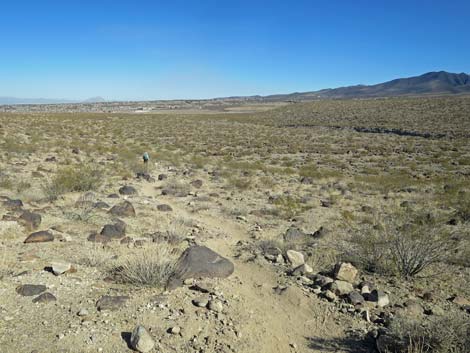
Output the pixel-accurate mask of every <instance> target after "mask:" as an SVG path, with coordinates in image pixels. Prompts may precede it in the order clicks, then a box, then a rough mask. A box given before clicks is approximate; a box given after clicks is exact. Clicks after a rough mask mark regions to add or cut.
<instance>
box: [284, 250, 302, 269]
mask: <svg viewBox="0 0 470 353" xmlns="http://www.w3.org/2000/svg"><path fill="white" fill-rule="evenodd" d="M286 255H287V259H288V260H289V262H290V263H291V265H292V268H297V267H299V266H302V265H303V264H304V263H305V259H304V255H303V254H302V253H301V252H298V251H295V250H287V253H286Z"/></svg>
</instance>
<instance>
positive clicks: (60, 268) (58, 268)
mask: <svg viewBox="0 0 470 353" xmlns="http://www.w3.org/2000/svg"><path fill="white" fill-rule="evenodd" d="M51 269H52V273H54V274H55V275H56V276H60V275H61V274H63V273H65V272H68V271H70V270H71V269H72V264H70V263H68V262H53V263H52V264H51Z"/></svg>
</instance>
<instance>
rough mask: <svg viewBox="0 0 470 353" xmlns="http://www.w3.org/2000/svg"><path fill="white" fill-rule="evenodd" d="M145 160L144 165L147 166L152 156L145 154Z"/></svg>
mask: <svg viewBox="0 0 470 353" xmlns="http://www.w3.org/2000/svg"><path fill="white" fill-rule="evenodd" d="M142 158H143V160H144V164H147V163H148V161H149V159H150V156H149V154H148V153H147V152H145V153H144V155H143V156H142Z"/></svg>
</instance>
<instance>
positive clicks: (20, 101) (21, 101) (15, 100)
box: [0, 70, 468, 105]
mask: <svg viewBox="0 0 470 353" xmlns="http://www.w3.org/2000/svg"><path fill="white" fill-rule="evenodd" d="M432 73H447V74H453V75H467V76H468V74H467V73H466V72H460V73H453V72H449V71H445V70H439V71H429V72H425V73H423V74H421V75H416V76H408V77H401V78H395V79H391V80H388V81H384V82H379V83H372V84H361V83H359V84H354V85H349V86H337V87H328V88H321V89H317V90H314V91H293V92H289V93H274V94H251V95H250V94H248V95H243V94H241V95H230V96H212V97H205V98H188V97H187V98H166V99H162V98H151V99H144V98H137V99H116V98H112V99H105V98H103V96H93V97H89V98H86V99H76V98H43V97H41V98H21V97H15V96H0V105H28V104H86V103H90V104H93V103H125V102H135V103H138V102H154V101H162V102H165V101H184V100H190V101H205V100H218V99H237V98H238V99H242V98H256V97H260V98H265V97H274V96H283V95H286V96H288V95H294V94H302V93H315V92H321V91H326V90H333V89H340V88H345V87H359V86H374V85H377V84H382V83H387V82H391V81H395V80H399V79H408V78H414V77H420V76H424V75H428V74H432ZM9 100H11V102H8V101H9ZM2 101H4V102H2Z"/></svg>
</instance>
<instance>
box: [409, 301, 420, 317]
mask: <svg viewBox="0 0 470 353" xmlns="http://www.w3.org/2000/svg"><path fill="white" fill-rule="evenodd" d="M405 306H406V313H407V314H408V316H411V317H414V318H417V317H420V316H421V315H422V314H423V307H422V306H421V305H419V303H418V302H416V301H414V300H409V301H407V302H406V303H405Z"/></svg>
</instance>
